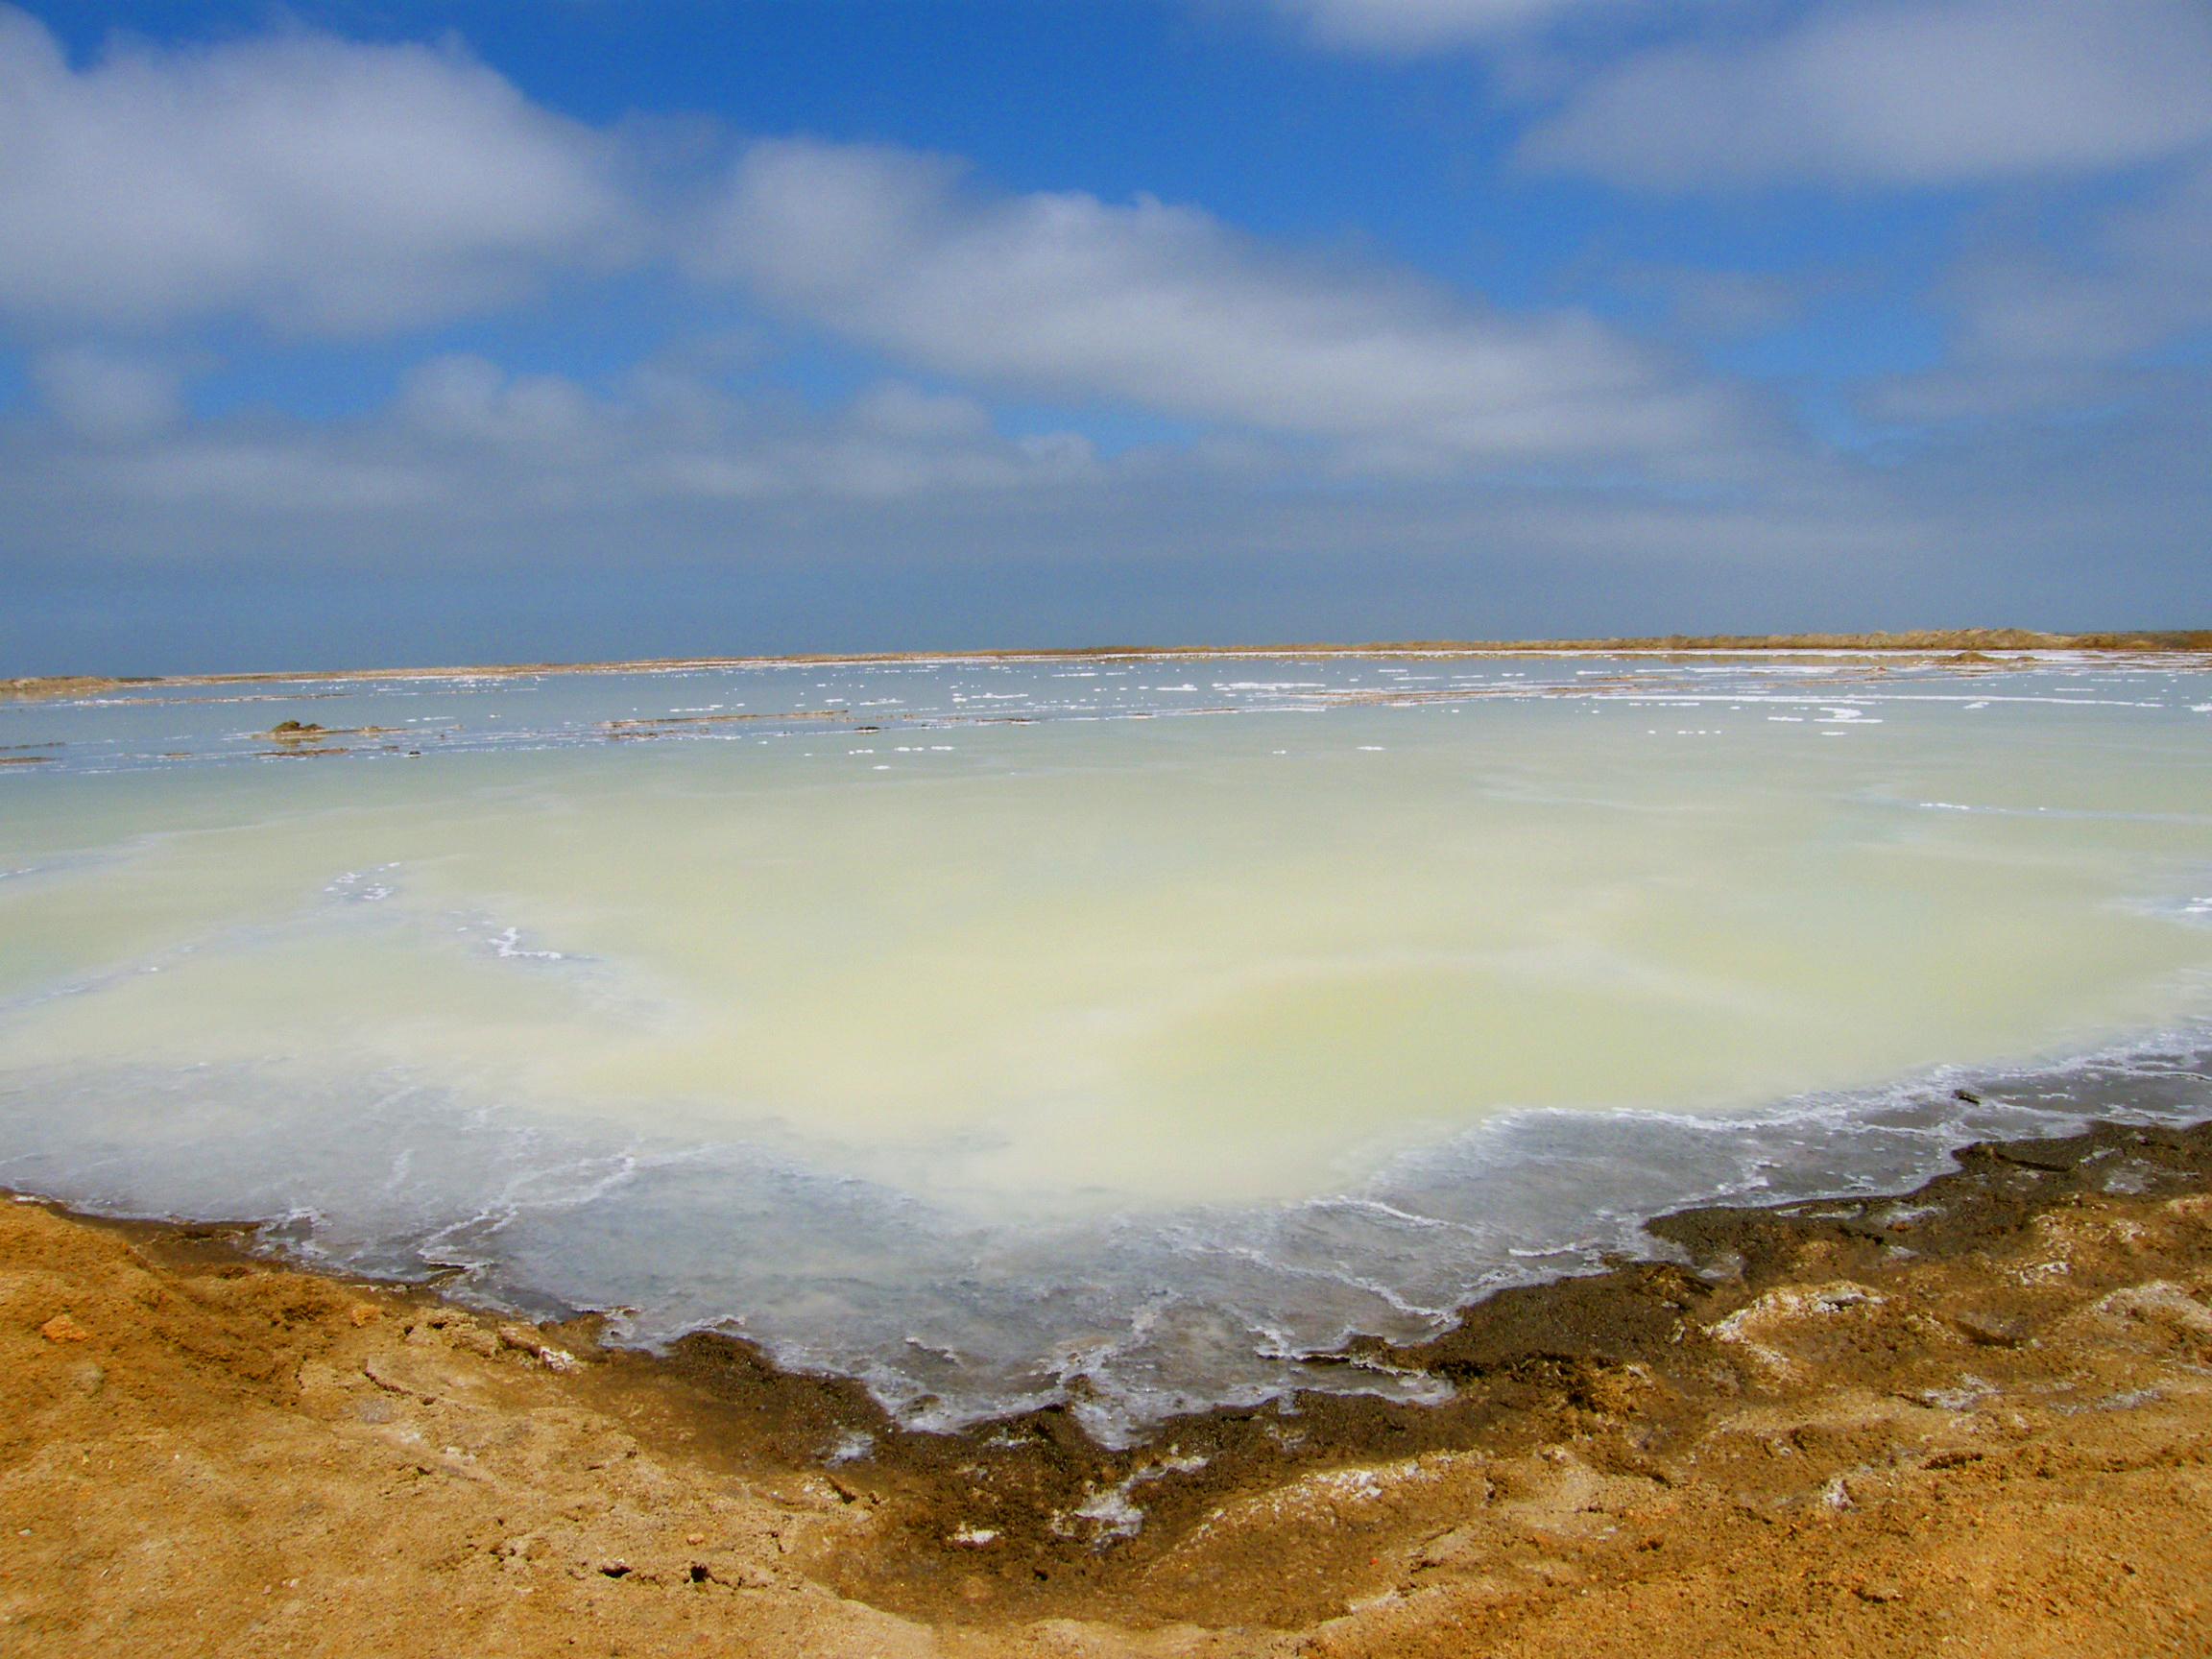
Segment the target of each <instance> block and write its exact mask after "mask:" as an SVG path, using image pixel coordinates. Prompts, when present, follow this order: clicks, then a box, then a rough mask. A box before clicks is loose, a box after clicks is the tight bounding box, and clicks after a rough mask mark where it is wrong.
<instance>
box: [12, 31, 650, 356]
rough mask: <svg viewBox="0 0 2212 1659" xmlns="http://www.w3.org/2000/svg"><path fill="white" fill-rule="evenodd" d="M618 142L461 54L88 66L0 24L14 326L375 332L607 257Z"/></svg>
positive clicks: (282, 51)
mask: <svg viewBox="0 0 2212 1659" xmlns="http://www.w3.org/2000/svg"><path fill="white" fill-rule="evenodd" d="M617 169H618V158H617V156H615V154H614V151H613V148H612V147H611V145H610V143H609V141H608V140H607V139H606V138H605V137H604V136H603V135H601V134H599V133H597V132H594V131H592V130H591V129H589V128H588V127H585V126H583V125H581V124H579V123H576V122H573V121H569V120H566V119H564V118H563V117H560V116H557V115H554V114H551V113H549V112H547V111H545V110H543V109H541V108H537V107H536V106H534V105H532V104H530V103H529V102H528V101H527V100H526V99H524V98H523V96H522V95H521V94H520V93H519V92H517V90H516V89H515V87H514V86H513V85H511V84H509V83H508V82H506V81H505V80H504V79H502V78H501V77H500V76H498V75H497V74H495V73H493V71H492V70H490V69H487V68H485V67H484V66H483V65H481V64H479V63H476V62H474V61H473V60H470V59H469V58H467V57H466V56H464V55H463V54H462V53H461V52H460V51H459V50H458V49H435V48H431V47H426V46H421V45H397V46H378V45H361V44H355V43H351V42H348V41H343V40H339V39H335V38H332V37H330V36H323V35H315V34H309V33H304V32H293V33H286V34H279V35H276V36H269V37H265V38H260V39H254V40H245V41H237V42H231V43H227V44H223V45H217V46H211V47H204V48H191V49H182V50H177V51H159V50H156V49H154V48H151V47H145V46H135V45H130V44H122V45H118V46H115V47H113V48H112V49H110V50H109V51H108V54H107V55H106V56H105V57H103V58H102V59H101V60H99V61H97V62H95V63H93V64H91V65H89V66H87V67H84V68H76V67H72V66H71V65H70V63H69V62H68V61H67V60H66V59H65V58H64V56H63V55H62V52H61V50H60V46H59V45H58V44H57V43H56V41H55V39H54V37H53V36H51V35H50V34H48V32H47V31H46V30H45V28H44V27H43V26H42V25H40V24H39V23H37V22H36V21H35V20H34V19H32V18H30V17H28V16H26V15H25V14H24V13H22V12H18V11H15V10H13V9H12V8H0V316H12V317H13V318H14V319H16V320H17V322H18V324H19V325H20V324H24V323H28V324H30V325H34V326H47V327H54V328H68V327H73V326H79V327H81V326H84V325H107V326H115V327H150V326H158V325H165V324H171V323H174V322H177V321H180V320H187V319H193V318H199V317H205V316H209V315H226V314H249V315H252V316H255V317H257V318H260V319H263V320H265V321H267V322H269V323H272V324H274V325H277V326H279V327H283V328H287V329H294V330H310V331H321V332H333V333H360V332H368V331H374V330H380V329H386V328H391V327H396V326H402V325H412V324H419V323H422V322H426V321H433V320H437V319H441V318H445V317H448V316H451V315H454V314H457V313H460V312H464V311H468V310H470V309H474V308H477V307H481V306H486V305H491V304H495V303H499V302H501V301H507V300H510V299H512V298H514V297H515V296H517V294H518V293H520V292H523V291H525V290H526V289H527V288H528V287H529V285H530V284H531V282H532V281H533V280H534V279H535V278H536V277H537V276H539V275H540V274H541V272H542V271H543V270H544V269H545V268H546V267H547V266H548V265H552V264H558V263H561V262H565V261H594V260H604V259H606V258H608V257H610V256H612V255H613V253H614V252H616V251H617V250H618V249H619V248H620V247H621V246H622V243H623V239H624V237H625V235H626V233H627V227H628V225H629V222H630V220H631V217H632V209H631V208H630V207H629V206H628V205H627V204H626V202H625V198H624V191H623V188H622V185H621V181H620V180H619V178H618V176H617Z"/></svg>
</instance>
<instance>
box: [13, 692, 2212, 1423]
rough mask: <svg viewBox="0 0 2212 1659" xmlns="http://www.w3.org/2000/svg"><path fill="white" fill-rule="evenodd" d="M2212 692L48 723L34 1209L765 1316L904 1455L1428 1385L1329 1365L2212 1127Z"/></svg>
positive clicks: (786, 696) (540, 1295)
mask: <svg viewBox="0 0 2212 1659" xmlns="http://www.w3.org/2000/svg"><path fill="white" fill-rule="evenodd" d="M2206 667H2207V665H2206V664H2205V663H2203V662H2201V661H2197V660H2185V661H2172V662H2166V663H2146V662H2143V661H2135V662H2128V661H2098V660H2093V659H2087V658H2080V657H2072V656H2065V655H2051V654H2045V655H2042V656H2022V657H2018V658H2014V659H2010V660H2008V661H2003V662H2000V663H1995V664H1991V663H1986V662H1984V663H1979V664H1972V665H1966V666H1957V667H1944V666H1939V665H1931V666H1921V667H1913V666H1910V665H1904V666H1891V667H1887V668H1881V669H1876V668H1873V667H1870V666H1869V665H1868V664H1867V663H1865V662H1864V661H1858V660H1853V659H1849V658H1844V657H1837V658H1819V657H1804V658H1795V659H1791V660H1789V661H1771V660H1765V661H1762V660H1759V659H1750V658H1745V659H1738V660H1731V659H1725V658H1713V659H1700V660H1697V661H1676V660H1670V659H1665V658H1655V657H1628V656H1624V657H1602V658H1600V657H1575V656H1559V657H1545V658H1532V657H1523V656H1512V657H1488V658H1480V657H1449V658H1427V657H1419V656H1411V655H1406V656H1329V657H1322V658H1286V659H1283V660H1280V661H1257V660H1253V659H1248V658H1238V659H1210V660H1193V659H1189V658H1173V659H1147V658H1135V657H1133V658H1122V659H1090V660H1068V659H1059V660H1052V659H1046V660H1037V661H991V660H973V661H926V662H924V661H907V662H896V663H883V662H873V663H852V664H842V665H829V664H822V663H774V664H752V665H734V666H732V665H723V666H710V667H694V668H685V669H667V670H656V671H644V672H639V671H626V672H619V673H606V672H590V673H565V674H543V675H506V676H490V675H476V676H470V675H466V674H448V675H434V676H394V677H389V678H378V679H365V680H322V681H317V680H301V681H297V682H285V683H248V684H235V683H233V684H212V685H150V686H145V687H124V688H121V689H117V690H112V691H108V692H103V693H101V694H99V695H97V696H92V697H87V698H84V699H80V700H76V701H58V702H32V703H16V704H9V705H0V759H7V760H11V761H13V762H16V763H14V764H9V765H5V766H0V1182H4V1183H6V1184H7V1185H10V1186H12V1187H14V1188H16V1189H18V1190H25V1191H31V1192H37V1193H43V1194H47V1195H51V1196H54V1197H58V1198H60V1199H63V1200H65V1201H67V1202H70V1203H72V1204H76V1205H79V1206H83V1207H85V1208H89V1209H92V1210H97V1211H103V1212H108V1213H112V1214H140V1215H146V1214H168V1215H182V1216H196V1217H203V1218H219V1217H220V1218H251V1219H257V1220H267V1221H270V1222H272V1223H274V1224H276V1225H275V1226H274V1227H273V1229H272V1234H271V1237H273V1238H277V1239H280V1240H282V1241H283V1242H284V1243H285V1244H286V1245H287V1247H289V1248H290V1249H292V1250H294V1251H296V1252H298V1253H300V1254H301V1255H302V1256H304V1257H306V1258H308V1259H310V1260H314V1261H320V1262H329V1263H335V1264H341V1265H345V1266H348V1267H351V1268H356V1269H361V1270H365V1271H369V1272H373V1273H380V1274H392V1275H399V1276H404V1277H416V1278H421V1277H426V1276H433V1275H448V1274H452V1275H456V1276H455V1277H454V1278H453V1281H452V1285H453V1287H454V1288H456V1289H457V1290H458V1291H460V1292H461V1293H462V1294H465V1295H469V1296H473V1297H476V1298H479V1299H481V1300H484V1301H486V1302H490V1303H494V1304H499V1305H503V1306H511V1307H517V1308H520V1309H524V1310H530V1311H533V1312H549V1311H554V1310H572V1309H581V1308H593V1309H599V1310H609V1311H611V1312H612V1314H613V1330H614V1333H615V1334H616V1335H617V1336H618V1337H619V1338H622V1339H627V1340H631V1341H635V1342H638V1343H645V1344H650V1343H654V1342H659V1341H663V1340H666V1339H668V1338H670V1337H672V1336H674V1335H676V1334H681V1333H683V1332H685V1331H689V1330H695V1329H700V1328H710V1329H718V1330H726V1331H730V1332H733V1333H734V1334H743V1335H746V1336H749V1337H751V1338H753V1339H755V1340H757V1341H758V1342H760V1343H762V1344H763V1345H764V1346H765V1347H766V1348H767V1349H768V1350H769V1351H770V1352H771V1353H773V1354H774V1355H775V1356H776V1357H777V1358H780V1359H781V1360H782V1361H783V1362H785V1363H787V1364H791V1365H795V1366H802V1367H809V1368H816V1369H829V1370H835V1371H839V1372H845V1373H849V1374H853V1375H857V1376H859V1377H861V1378H863V1379H864V1380H865V1381H866V1382H867V1383H869V1385H870V1386H871V1387H872V1388H873V1389H874V1390H875V1391H876V1393H877V1394H878V1398H880V1399H881V1400H883V1401H884V1403H885V1404H886V1405H888V1406H889V1407H892V1408H893V1409H894V1410H896V1411H898V1412H899V1413H901V1414H902V1416H903V1417H904V1418H905V1419H907V1420H908V1421H910V1422H912V1423H914V1424H916V1425H918V1426H922V1427H928V1428H946V1427H950V1426H954V1425H958V1424H963V1423H969V1422H974V1421H975V1420H977V1419H979V1418H984V1417H989V1416H992V1415H995V1414H998V1413H1003V1412H1007V1411H1011V1410H1015V1409H1019V1408H1022V1407H1029V1406H1034V1405H1038V1404H1042V1403H1045V1402H1046V1401H1055V1400H1072V1401H1073V1402H1075V1404H1076V1406H1077V1408H1078V1410H1079V1411H1080V1412H1081V1414H1082V1416H1083V1418H1084V1420H1085V1421H1086V1423H1087V1424H1088V1425H1089V1426H1090V1428H1091V1429H1092V1430H1093V1431H1094V1432H1095V1433H1097V1434H1098V1435H1099V1436H1100V1437H1102V1438H1104V1439H1107V1440H1109V1441H1118V1442H1126V1441H1128V1440H1130V1439H1132V1438H1136V1437H1141V1436H1142V1435H1143V1434H1144V1433H1145V1432H1146V1431H1148V1429H1149V1428H1150V1426H1151V1425H1153V1424H1155V1423H1157V1422H1158V1421H1159V1420H1160V1418H1161V1417H1162V1416H1164V1415H1165V1414H1166V1413H1169V1412H1172V1411H1175V1410H1179V1409H1188V1408H1191V1407H1201V1406H1205V1405H1208V1404H1214V1403H1220V1402H1231V1401H1236V1402H1253V1401H1258V1400H1263V1399H1265V1398H1268V1397H1270V1396H1271V1395H1277V1394H1280V1393H1281V1392H1283V1391H1284V1390H1286V1389H1287V1388H1291V1387H1325V1388H1347V1387H1360V1388H1366V1389H1371V1390H1376V1391H1388V1390H1391V1389H1393V1388H1400V1387H1417V1386H1420V1385H1416V1384H1407V1383H1400V1382H1398V1381H1396V1380H1393V1379H1391V1378H1389V1377H1386V1376H1382V1375H1379V1374H1375V1373H1367V1372H1351V1373H1347V1371H1346V1369H1345V1368H1343V1367H1340V1366H1319V1365H1308V1364H1306V1363H1305V1362H1304V1361H1303V1360H1302V1358H1301V1356H1304V1355H1307V1354H1310V1353H1312V1352H1314V1351H1316V1350H1319V1349H1323V1348H1327V1347H1329V1346H1332V1345H1334V1344H1335V1343H1337V1342H1339V1341H1341V1340H1342V1339H1343V1338H1344V1337H1345V1336H1347V1335H1348V1334H1352V1333H1354V1332H1367V1333H1373V1334H1383V1335H1387V1336H1391V1337H1396V1338H1402V1339H1403V1338H1409V1337H1415V1336H1418V1335H1421V1334H1425V1333H1428V1332H1431V1331H1433V1330H1435V1329H1437V1328H1438V1327H1439V1326H1440V1325H1441V1324H1442V1323H1444V1322H1445V1321H1446V1320H1447V1319H1448V1317H1449V1315H1450V1313H1451V1311H1452V1310H1453V1309H1454V1308H1455V1307H1457V1306H1459V1305H1461V1304H1463V1303H1464V1302H1466V1301H1467V1300H1469V1299H1470V1298H1472V1297H1474V1296H1477V1295H1479V1294H1481V1293H1483V1292H1484V1291H1486V1290H1488V1289H1491V1288H1495V1287H1497V1286H1502V1285H1506V1284H1513V1283H1523V1282H1527V1281H1530V1280H1534V1279H1539V1278H1543V1277H1547V1276H1551V1275H1556V1274H1559V1273H1562V1272H1571V1271H1576V1270H1580V1269H1583V1268H1586V1267H1588V1266H1589V1265H1591V1264H1592V1263H1594V1262H1596V1261H1597V1259H1598V1257H1599V1255H1600V1254H1601V1253H1603V1252H1605V1251H1609V1250H1631V1251H1636V1250H1641V1251H1646V1252H1648V1251H1652V1250H1655V1249H1656V1248H1657V1246H1656V1245H1655V1244H1654V1243H1653V1242H1652V1241H1651V1240H1650V1239H1648V1238H1646V1237H1645V1236H1644V1235H1642V1234H1641V1233H1640V1231H1639V1230H1638V1222H1639V1221H1640V1220H1641V1219H1642V1218H1644V1217H1647V1216H1648V1215H1650V1214H1655V1213H1657V1212H1659V1211H1662V1210H1665V1209H1668V1208H1672V1207H1677V1206H1679V1205H1682V1204H1685V1203H1690V1202H1695V1201H1699V1200H1707V1199H1712V1198H1717V1197H1727V1196H1752V1197H1759V1198H1766V1199H1784V1198H1791V1197H1799V1196H1807V1197H1809V1196H1813V1195H1815V1194H1821V1193H1836V1192H1846V1191H1864V1190H1895V1189H1898V1188H1901V1187H1904V1186H1908V1185H1911V1183H1913V1182H1915V1181H1917V1180H1919V1179H1922V1178H1924V1177H1925V1176H1926V1175H1927V1174H1929V1173H1932V1172H1933V1171H1934V1170H1935V1169H1936V1167H1938V1166H1940V1165H1941V1164H1942V1161H1943V1155H1944V1153H1945V1151H1946V1150H1947V1149H1948V1148H1950V1147H1952V1146H1955V1145H1957V1144H1959V1143H1960V1142H1963V1141H1966V1140H1969V1139H1974V1138H1978V1137H1981V1136H1984V1135H1994V1134H2023V1133H2035V1132H2039V1131H2047V1132H2060V1131H2062V1130H2064V1129H2065V1128H2067V1127H2069V1126H2070V1125H2072V1124H2073V1123H2075V1122H2077V1121H2079V1120H2080V1118H2082V1117H2084V1116H2086V1115H2091V1114H2096V1115H2104V1116H2112V1115H2116V1114H2118V1115H2127V1116H2133V1117H2137V1118H2146V1119H2182V1118H2195V1117H2200V1116H2203V1115H2206V1113H2207V1112H2208V1111H2212V1086H2208V1085H2207V1083H2206V1080H2205V1076H2204V1068H2203V1054H2204V1051H2205V1049H2206V1048H2207V1046H2212V1044H2208V1040H2207V1037H2206V1032H2207V1030H2208V1028H2212V1021H2208V1017H2212V833H2208V831H2212V674H2207V672H2206ZM286 720H294V721H300V722H302V723H305V722H313V723H315V724H317V725H319V726H321V727H323V728H325V729H326V730H325V733H322V734H320V735H318V734H315V733H309V734H308V735H306V736H304V737H301V736H272V735H270V733H271V732H272V730H273V729H274V728H275V727H276V725H277V723H278V722H281V721H286ZM1960 1090H1964V1091H1966V1093H1967V1094H1973V1095H1978V1096H1980V1098H1979V1099H1978V1100H1974V1099H1967V1098H1962V1097H1960V1094H1958V1093H1957V1092H1958V1091H1960ZM456 1270H458V1271H457V1274H456ZM1410 1397H1418V1395H1417V1394H1415V1395H1413V1396H1410Z"/></svg>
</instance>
